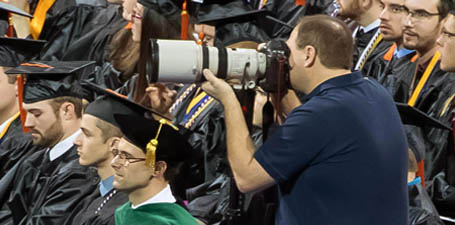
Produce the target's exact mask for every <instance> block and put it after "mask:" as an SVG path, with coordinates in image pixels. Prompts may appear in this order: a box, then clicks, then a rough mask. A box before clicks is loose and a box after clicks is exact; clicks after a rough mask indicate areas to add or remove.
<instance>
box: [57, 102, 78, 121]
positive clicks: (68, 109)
mask: <svg viewBox="0 0 455 225" xmlns="http://www.w3.org/2000/svg"><path fill="white" fill-rule="evenodd" d="M59 112H60V118H63V119H64V120H72V119H74V118H76V113H75V107H74V104H73V103H70V102H64V103H63V104H62V105H61V106H60V111H59Z"/></svg>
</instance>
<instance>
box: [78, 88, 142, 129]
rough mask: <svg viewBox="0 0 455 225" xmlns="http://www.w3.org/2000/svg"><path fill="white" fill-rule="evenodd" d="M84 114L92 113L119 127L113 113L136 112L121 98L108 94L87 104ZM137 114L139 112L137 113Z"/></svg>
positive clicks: (127, 113) (129, 113)
mask: <svg viewBox="0 0 455 225" xmlns="http://www.w3.org/2000/svg"><path fill="white" fill-rule="evenodd" d="M84 113H85V114H89V115H92V116H94V117H96V118H98V119H101V120H104V121H106V122H108V123H110V124H112V125H114V126H116V127H119V125H118V124H117V122H116V121H115V119H114V114H122V115H133V114H138V113H136V111H134V110H132V109H131V108H130V107H128V106H127V105H126V104H125V103H124V102H123V101H122V100H119V99H118V98H115V97H111V96H109V95H104V96H101V97H99V98H97V99H95V101H93V102H91V103H90V104H88V106H87V108H86V109H85V111H84ZM138 115H139V114H138Z"/></svg>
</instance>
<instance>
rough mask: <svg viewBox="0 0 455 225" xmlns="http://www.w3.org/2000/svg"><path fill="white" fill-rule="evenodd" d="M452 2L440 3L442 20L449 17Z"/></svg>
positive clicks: (439, 8) (449, 0)
mask: <svg viewBox="0 0 455 225" xmlns="http://www.w3.org/2000/svg"><path fill="white" fill-rule="evenodd" d="M451 1H452V0H440V1H439V3H438V12H439V16H440V18H441V19H444V18H446V17H447V15H449V11H450V10H451V5H452V4H451V3H452V2H451Z"/></svg>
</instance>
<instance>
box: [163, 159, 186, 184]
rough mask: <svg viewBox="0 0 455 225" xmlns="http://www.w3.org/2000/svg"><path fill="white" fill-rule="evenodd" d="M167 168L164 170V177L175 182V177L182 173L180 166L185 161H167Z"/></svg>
mask: <svg viewBox="0 0 455 225" xmlns="http://www.w3.org/2000/svg"><path fill="white" fill-rule="evenodd" d="M166 164H167V168H166V171H164V179H165V180H167V181H169V182H170V183H173V182H174V179H175V177H176V176H177V175H178V174H179V173H180V168H181V167H182V165H183V162H169V161H166Z"/></svg>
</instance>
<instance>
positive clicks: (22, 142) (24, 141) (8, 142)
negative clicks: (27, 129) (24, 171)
mask: <svg viewBox="0 0 455 225" xmlns="http://www.w3.org/2000/svg"><path fill="white" fill-rule="evenodd" d="M37 150H39V147H37V146H35V145H33V141H32V137H31V135H30V134H28V133H20V134H17V135H13V136H8V138H6V139H5V140H4V141H3V142H2V144H1V145H0V162H2V163H1V164H0V179H1V178H2V177H3V176H4V175H5V174H6V173H7V172H8V171H9V170H10V169H11V168H13V167H14V165H16V163H18V162H20V161H21V160H23V159H26V158H27V157H28V156H30V155H31V154H33V153H34V152H36V151H37Z"/></svg>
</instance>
